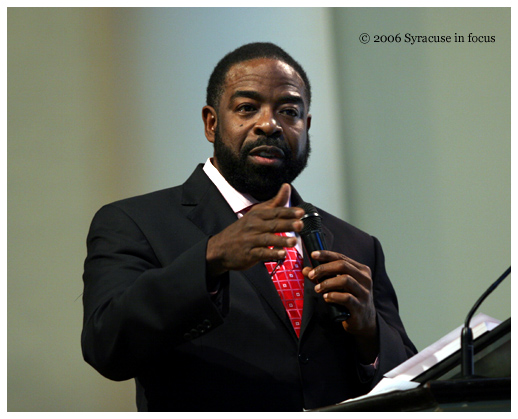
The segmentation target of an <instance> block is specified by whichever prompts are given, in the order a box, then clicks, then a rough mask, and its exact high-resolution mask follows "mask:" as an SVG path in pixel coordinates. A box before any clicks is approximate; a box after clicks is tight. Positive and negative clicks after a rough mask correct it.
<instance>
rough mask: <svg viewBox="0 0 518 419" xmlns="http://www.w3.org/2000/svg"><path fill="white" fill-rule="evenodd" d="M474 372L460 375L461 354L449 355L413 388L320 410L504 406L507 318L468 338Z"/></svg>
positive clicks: (508, 374)
mask: <svg viewBox="0 0 518 419" xmlns="http://www.w3.org/2000/svg"><path fill="white" fill-rule="evenodd" d="M474 354H475V374H476V375H475V376H474V377H469V378H463V377H462V374H461V354H460V351H456V352H454V353H453V354H452V355H450V356H449V357H447V358H445V359H443V360H442V361H441V362H439V363H437V364H436V365H434V366H433V367H432V368H430V369H428V370H426V371H425V372H423V373H422V374H420V375H418V376H417V377H415V378H414V379H413V380H412V381H415V382H417V383H420V384H419V386H418V387H417V388H414V389H410V390H398V391H392V392H389V393H385V394H379V395H375V396H371V397H366V398H363V399H360V400H355V401H350V402H346V403H341V404H336V405H332V406H327V407H324V408H321V409H317V411H326V412H405V411H406V412H409V411H413V412H417V411H425V412H426V411H428V412H431V411H446V412H462V411H465V412H476V411H480V412H484V411H486V412H500V411H502V412H506V411H507V412H510V411H511V319H510V318H509V319H508V320H506V321H505V322H503V323H501V324H500V325H499V326H497V327H496V328H495V329H493V330H492V331H490V332H486V333H485V334H483V335H482V336H480V337H479V338H477V339H476V340H475V342H474Z"/></svg>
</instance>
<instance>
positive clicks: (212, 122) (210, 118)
mask: <svg viewBox="0 0 518 419" xmlns="http://www.w3.org/2000/svg"><path fill="white" fill-rule="evenodd" d="M201 117H202V119H203V124H204V125H205V137H207V140H209V141H210V142H211V143H213V142H214V138H215V136H216V126H217V124H218V114H217V113H216V110H215V109H214V108H213V107H212V106H208V105H207V106H204V107H203V109H202V110H201Z"/></svg>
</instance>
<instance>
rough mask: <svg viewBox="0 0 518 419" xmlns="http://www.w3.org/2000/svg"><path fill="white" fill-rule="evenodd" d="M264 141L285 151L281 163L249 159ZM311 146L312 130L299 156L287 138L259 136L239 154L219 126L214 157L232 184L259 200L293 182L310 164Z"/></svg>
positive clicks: (268, 197) (274, 193) (224, 175)
mask: <svg viewBox="0 0 518 419" xmlns="http://www.w3.org/2000/svg"><path fill="white" fill-rule="evenodd" d="M262 145H267V146H275V147H278V148H280V149H281V150H282V151H283V152H284V161H283V163H282V164H281V165H280V166H278V167H275V166H266V165H265V166H262V165H257V164H253V163H251V162H250V161H249V160H248V155H249V153H250V151H251V150H252V149H254V148H255V147H259V146H262ZM310 153H311V147H310V142H309V134H308V136H307V142H306V149H305V150H304V152H303V154H302V155H301V156H300V157H297V158H295V159H294V158H293V152H292V151H291V149H290V148H289V147H288V145H287V144H286V142H285V141H283V140H281V139H278V138H272V137H266V136H263V137H259V138H258V139H257V140H256V141H254V142H252V143H249V144H246V145H245V146H243V148H242V149H241V150H240V151H239V154H238V155H236V154H235V153H234V152H233V151H232V150H231V149H230V147H228V146H227V145H226V144H225V143H224V141H223V139H222V138H221V135H220V133H219V129H218V128H216V133H215V139H214V157H215V158H216V160H217V162H218V167H219V170H220V171H221V174H222V175H223V177H224V178H225V179H226V180H227V182H228V183H230V185H232V187H233V188H234V189H236V190H237V191H239V192H241V193H246V194H249V195H252V196H253V197H254V198H255V199H257V200H259V201H266V200H268V199H271V198H273V197H274V196H275V195H276V194H277V192H278V191H279V189H280V187H281V186H282V184H283V183H291V182H293V181H294V180H295V179H296V178H297V176H298V175H299V174H300V173H301V172H302V171H303V170H304V168H305V167H306V166H307V164H308V159H309V155H310Z"/></svg>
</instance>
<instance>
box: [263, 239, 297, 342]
mask: <svg viewBox="0 0 518 419" xmlns="http://www.w3.org/2000/svg"><path fill="white" fill-rule="evenodd" d="M278 234H279V235H280V236H285V235H286V234H284V233H278ZM284 249H285V250H286V259H285V260H284V263H282V264H281V265H277V262H265V266H266V269H267V270H268V273H269V274H270V276H271V277H272V280H273V283H274V284H275V288H276V289H277V292H278V293H279V297H281V300H282V302H283V304H284V307H285V308H286V312H287V313H288V316H289V317H290V320H291V324H292V325H293V328H294V329H295V332H296V333H297V336H300V324H301V320H302V308H303V305H304V275H302V258H301V256H300V255H299V252H297V249H295V248H294V247H285V248H284ZM272 272H273V276H272Z"/></svg>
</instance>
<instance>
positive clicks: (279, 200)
mask: <svg viewBox="0 0 518 419" xmlns="http://www.w3.org/2000/svg"><path fill="white" fill-rule="evenodd" d="M290 194H291V186H290V185H289V184H288V183H283V184H282V186H281V187H280V189H279V192H277V195H275V196H274V197H273V198H272V199H270V200H269V201H267V202H266V204H267V205H268V206H269V207H271V208H276V207H284V206H285V205H286V203H287V202H288V199H290Z"/></svg>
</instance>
